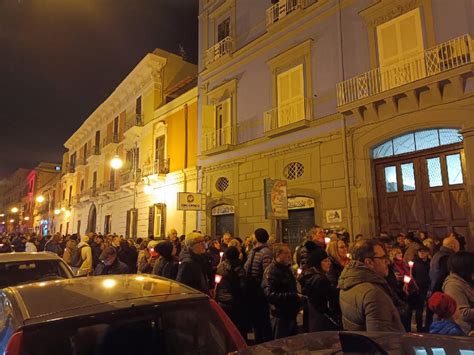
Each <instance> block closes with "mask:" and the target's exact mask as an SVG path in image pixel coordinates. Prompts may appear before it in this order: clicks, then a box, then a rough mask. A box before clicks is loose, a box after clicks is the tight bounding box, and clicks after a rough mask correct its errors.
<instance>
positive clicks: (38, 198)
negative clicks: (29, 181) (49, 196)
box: [36, 195, 44, 203]
mask: <svg viewBox="0 0 474 355" xmlns="http://www.w3.org/2000/svg"><path fill="white" fill-rule="evenodd" d="M36 202H38V203H43V202H44V196H43V195H39V196H37V197H36Z"/></svg>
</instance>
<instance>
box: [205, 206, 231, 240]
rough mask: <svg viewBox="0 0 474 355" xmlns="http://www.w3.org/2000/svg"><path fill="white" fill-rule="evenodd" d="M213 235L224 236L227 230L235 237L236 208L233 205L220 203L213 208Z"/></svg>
mask: <svg viewBox="0 0 474 355" xmlns="http://www.w3.org/2000/svg"><path fill="white" fill-rule="evenodd" d="M211 214H212V235H213V236H215V237H216V238H219V239H220V238H222V236H223V235H224V233H225V232H229V233H230V234H231V235H232V236H233V237H235V228H234V224H235V222H234V221H235V208H234V206H232V205H227V204H223V205H218V206H215V207H213V208H212V210H211Z"/></svg>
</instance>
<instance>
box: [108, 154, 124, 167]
mask: <svg viewBox="0 0 474 355" xmlns="http://www.w3.org/2000/svg"><path fill="white" fill-rule="evenodd" d="M110 166H111V167H112V169H114V170H118V169H120V168H121V167H122V166H123V161H122V159H120V157H119V156H118V155H115V157H114V158H113V159H112V160H111V161H110Z"/></svg>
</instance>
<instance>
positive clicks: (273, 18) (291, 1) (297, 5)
mask: <svg viewBox="0 0 474 355" xmlns="http://www.w3.org/2000/svg"><path fill="white" fill-rule="evenodd" d="M305 3H306V1H305V0H280V1H278V2H277V3H276V4H274V5H272V6H271V7H270V8H268V9H267V16H266V19H267V20H266V22H267V28H268V27H270V26H271V25H273V24H274V23H275V22H277V21H281V20H282V19H283V18H284V17H286V16H288V15H289V14H291V13H292V12H294V11H296V10H298V9H303V8H304V7H305V5H306V4H305Z"/></svg>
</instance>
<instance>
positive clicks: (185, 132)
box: [183, 104, 189, 234]
mask: <svg viewBox="0 0 474 355" xmlns="http://www.w3.org/2000/svg"><path fill="white" fill-rule="evenodd" d="M188 133H189V132H188V104H184V169H183V179H184V182H183V185H184V191H183V192H187V191H188V186H187V185H188V184H187V179H186V169H187V168H188ZM183 234H186V211H183Z"/></svg>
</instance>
